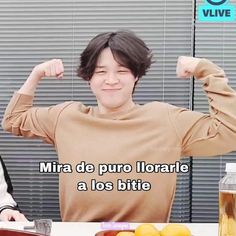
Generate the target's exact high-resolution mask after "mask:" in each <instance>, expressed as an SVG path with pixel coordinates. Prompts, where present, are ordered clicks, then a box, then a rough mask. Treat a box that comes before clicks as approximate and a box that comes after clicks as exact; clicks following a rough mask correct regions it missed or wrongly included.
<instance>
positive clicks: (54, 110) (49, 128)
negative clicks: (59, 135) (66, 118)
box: [2, 59, 64, 143]
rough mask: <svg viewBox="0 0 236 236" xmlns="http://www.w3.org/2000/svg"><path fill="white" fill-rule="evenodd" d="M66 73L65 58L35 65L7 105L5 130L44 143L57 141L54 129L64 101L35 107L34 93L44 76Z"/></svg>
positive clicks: (57, 75) (59, 76)
mask: <svg viewBox="0 0 236 236" xmlns="http://www.w3.org/2000/svg"><path fill="white" fill-rule="evenodd" d="M63 72H64V67H63V64H62V61H61V60H58V59H53V60H50V61H46V62H44V63H42V64H39V65H37V66H35V67H34V69H33V70H32V72H31V74H30V76H29V77H28V79H27V80H26V82H25V83H24V84H23V86H22V87H21V88H20V90H19V91H18V92H17V93H15V94H14V96H13V97H12V99H11V101H10V103H9V104H8V106H7V108H6V111H5V114H4V117H3V120H2V126H3V129H4V130H6V131H8V132H11V133H13V134H14V135H17V136H25V137H29V138H41V139H43V140H44V141H45V142H48V143H54V129H55V126H56V123H57V119H58V116H59V114H60V112H61V110H62V108H63V106H64V104H59V105H56V106H52V107H45V108H43V107H33V96H34V92H35V90H36V87H37V85H38V83H39V81H40V80H41V79H43V78H44V77H46V76H47V77H57V78H58V79H59V78H61V77H62V76H63Z"/></svg>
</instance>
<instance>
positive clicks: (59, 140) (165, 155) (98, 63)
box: [2, 31, 236, 222]
mask: <svg viewBox="0 0 236 236" xmlns="http://www.w3.org/2000/svg"><path fill="white" fill-rule="evenodd" d="M150 64H151V52H150V50H149V49H148V47H147V46H146V45H145V43H144V42H143V41H142V40H141V39H139V38H138V37H137V36H136V35H134V34H133V33H131V32H125V31H119V32H115V33H113V32H110V33H103V34H100V35H98V36H96V37H95V38H94V39H92V40H91V41H90V43H89V44H88V46H87V48H86V49H85V50H84V52H83V53H82V54H81V63H80V66H79V68H78V75H79V76H80V77H82V78H83V79H85V80H87V81H89V84H90V88H91V90H92V92H93V93H94V95H95V96H96V99H97V106H96V107H92V106H85V105H84V104H82V103H80V102H73V101H70V102H65V103H63V104H59V105H56V106H52V107H45V108H43V107H35V106H33V97H34V92H35V89H36V87H37V85H38V83H39V82H40V80H41V79H43V78H44V77H45V76H49V77H56V78H59V79H60V78H62V76H63V73H64V68H63V63H62V61H61V60H59V59H53V60H50V61H47V62H44V63H42V64H39V65H37V66H35V67H34V69H33V70H32V73H31V74H30V76H29V77H28V79H27V80H26V82H25V84H24V85H23V86H22V87H21V88H20V90H19V91H18V92H17V93H15V95H14V96H13V98H12V99H11V101H10V103H9V105H8V107H7V109H6V112H5V116H4V119H3V123H2V125H3V128H4V129H5V130H7V131H9V132H12V133H13V134H14V135H21V136H24V137H28V138H41V139H43V140H44V141H46V142H48V143H51V144H52V145H54V146H55V148H56V151H57V153H58V158H59V163H62V164H64V163H68V164H70V165H71V167H72V170H73V171H72V173H63V172H62V173H60V180H59V182H60V183H59V184H60V207H61V216H62V220H63V221H130V222H167V221H168V220H169V216H170V212H171V206H172V203H173V199H174V195H175V188H176V173H175V172H173V171H172V172H171V173H161V172H160V171H159V172H158V171H153V172H152V173H148V172H146V171H144V173H137V170H136V164H137V162H140V161H145V162H146V163H147V164H153V165H156V164H163V163H165V164H168V165H171V164H173V163H175V162H176V161H178V160H179V159H180V157H181V156H189V155H191V156H192V155H197V156H212V155H221V154H223V153H227V152H231V151H233V150H235V149H236V142H235V140H236V93H235V91H234V90H233V89H232V88H230V87H229V85H228V84H227V79H226V77H225V74H224V71H223V70H222V69H220V68H219V67H218V66H216V65H215V64H213V63H212V62H210V61H208V60H206V59H199V58H192V57H180V58H179V60H178V63H177V75H178V77H181V78H188V77H190V76H191V75H194V76H195V78H196V79H198V80H201V81H200V82H202V84H203V88H204V90H205V92H206V94H207V96H208V98H209V106H210V114H202V113H199V112H194V111H190V110H187V109H185V108H179V107H175V106H172V105H170V104H166V103H162V102H151V103H148V104H145V105H138V104H135V103H134V101H133V98H132V94H133V91H134V88H135V85H136V83H137V82H138V80H139V79H140V78H141V77H142V76H143V75H144V74H145V73H146V71H147V70H148V68H149V66H150ZM82 161H84V162H86V163H90V164H92V165H93V166H94V167H95V169H94V170H92V171H87V172H84V173H78V172H77V171H76V166H77V164H81V162H82ZM100 164H117V165H113V166H112V168H113V170H111V169H110V170H108V171H104V172H103V173H99V167H100V166H99V165H100ZM119 164H127V165H128V167H129V166H131V167H132V171H130V170H128V171H127V170H124V169H120V170H118V169H116V170H115V171H114V167H117V166H118V165H119ZM120 166H121V165H120ZM89 172H90V173H89ZM138 172H139V171H138ZM138 180H139V181H138ZM122 181H123V182H125V185H126V187H125V188H126V189H127V190H124V189H121V185H124V184H122V183H121V182H122ZM132 181H134V182H132ZM140 181H141V182H146V183H147V184H148V183H149V184H150V186H149V187H150V188H149V189H148V190H147V189H146V191H145V188H146V187H147V186H146V187H144V186H143V187H142V188H141V190H140V188H139V187H140V185H141V184H142V183H140ZM78 182H79V184H78ZM82 182H83V183H85V184H86V185H80V183H81V184H82ZM98 182H99V183H98ZM128 182H130V184H128ZM131 182H132V183H131ZM102 183H104V184H105V186H104V189H103V190H101V189H100V188H102V187H101V185H102ZM77 184H78V185H77ZM99 185H100V187H98V186H99ZM81 186H83V188H82V187H81ZM86 187H87V188H86ZM138 188H139V189H138ZM128 189H131V190H128ZM137 189H138V190H139V191H138V190H137ZM99 190H100V191H99Z"/></svg>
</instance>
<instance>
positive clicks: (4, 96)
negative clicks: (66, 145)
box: [0, 0, 236, 222]
mask: <svg viewBox="0 0 236 236" xmlns="http://www.w3.org/2000/svg"><path fill="white" fill-rule="evenodd" d="M204 2H205V1H204V0H201V1H200V0H196V1H190V0H163V1H161V0H145V1H144V0H114V1H109V0H73V1H72V0H41V1H40V0H35V1H33V0H32V1H31V0H0V120H1V119H2V116H3V113H4V110H5V108H6V105H7V104H8V102H9V100H10V98H11V96H12V94H13V92H14V91H16V90H18V89H19V88H20V86H21V85H22V84H23V82H24V81H25V79H26V78H27V77H28V75H29V73H30V72H31V69H32V68H33V67H34V66H35V65H37V64H39V63H41V62H43V61H45V60H49V59H52V58H61V59H62V60H63V62H64V64H65V73H64V74H65V75H64V78H63V80H59V81H58V80H53V79H45V80H43V81H42V82H41V83H40V85H39V87H38V89H37V93H36V98H35V104H36V105H38V106H48V105H53V104H57V103H60V102H64V101H66V100H78V101H82V102H83V103H85V104H87V105H95V104H96V100H95V98H94V97H93V95H92V94H91V92H90V89H89V87H88V85H87V83H86V82H85V81H83V80H82V79H80V78H78V77H77V76H76V68H77V66H78V61H79V56H80V53H81V52H82V50H83V49H84V48H85V46H86V45H87V44H88V42H89V40H90V39H91V38H93V37H94V36H95V35H97V34H98V33H101V32H106V31H116V30H120V29H128V30H132V31H134V32H135V33H136V34H137V35H138V36H140V37H141V38H142V39H143V40H144V41H145V42H146V43H147V45H148V46H149V48H150V49H152V51H153V53H154V60H155V63H154V64H153V65H152V68H151V69H150V71H149V73H148V74H147V75H146V76H144V77H143V78H142V79H141V80H140V82H139V84H138V87H137V89H136V91H135V95H134V98H135V99H134V100H135V102H137V103H140V104H144V103H146V102H150V101H154V100H157V101H164V102H168V103H171V104H173V105H177V106H182V107H186V108H189V109H194V110H197V111H201V112H206V113H207V112H208V105H207V99H206V96H205V95H204V93H203V91H202V88H201V84H200V83H198V82H197V81H196V82H195V81H194V80H179V79H178V78H176V75H175V67H176V61H177V58H178V56H181V55H188V56H190V55H194V56H196V57H206V58H208V59H210V60H212V61H213V62H215V63H216V64H218V65H219V66H221V67H223V68H224V70H225V72H226V74H227V76H228V77H229V78H230V85H231V86H232V87H233V88H234V89H236V24H235V22H232V23H226V22H225V23H205V22H200V21H199V20H198V16H197V8H198V6H199V5H202V4H203V3H204ZM230 3H231V4H232V5H236V0H231V1H230ZM235 142H236V141H235ZM0 155H2V157H3V159H4V161H5V163H6V166H7V168H8V171H9V174H10V176H11V178H12V183H13V186H14V197H15V199H16V201H17V202H18V204H19V206H20V208H21V210H22V211H23V212H24V213H25V215H26V216H27V217H28V218H29V219H30V220H33V219H36V218H51V219H53V220H54V221H60V220H61V218H60V211H59V199H58V175H57V174H52V173H44V174H41V173H39V162H40V161H56V160H57V155H56V153H55V151H54V148H53V147H51V146H50V145H47V144H44V143H42V141H39V140H26V139H24V138H20V137H13V136H12V135H11V134H8V133H6V132H4V131H3V130H2V128H0ZM167 158H168V157H167ZM235 158H236V153H235V152H234V153H230V154H228V155H225V156H219V157H214V158H204V159H203V158H201V159H200V158H197V157H185V158H183V159H182V161H183V162H186V163H188V164H189V165H190V166H191V171H190V172H189V173H187V174H179V175H178V181H177V192H176V197H175V202H174V206H173V209H172V214H171V222H217V221H218V181H219V179H220V178H221V177H222V176H223V175H224V174H225V172H224V168H225V163H226V162H232V161H234V162H236V159H235ZM78 179H79V176H78ZM160 204H161V203H160Z"/></svg>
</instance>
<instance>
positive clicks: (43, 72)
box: [33, 59, 64, 79]
mask: <svg viewBox="0 0 236 236" xmlns="http://www.w3.org/2000/svg"><path fill="white" fill-rule="evenodd" d="M33 71H34V73H36V75H37V76H38V77H40V78H42V77H45V76H47V77H57V78H58V79H60V78H62V77H63V73H64V66H63V62H62V60H60V59H52V60H50V61H46V62H43V63H41V64H39V65H37V66H35V67H34V70H33Z"/></svg>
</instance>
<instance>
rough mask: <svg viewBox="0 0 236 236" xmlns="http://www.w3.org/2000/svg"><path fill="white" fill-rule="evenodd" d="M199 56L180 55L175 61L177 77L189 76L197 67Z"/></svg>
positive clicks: (184, 77)
mask: <svg viewBox="0 0 236 236" xmlns="http://www.w3.org/2000/svg"><path fill="white" fill-rule="evenodd" d="M200 60H201V59H200V58H196V57H187V56H180V57H179V58H178V61H177V66H176V75H177V77H178V78H181V79H187V78H190V77H191V76H192V75H193V74H194V71H195V69H196V67H197V64H198V62H199V61H200Z"/></svg>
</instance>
